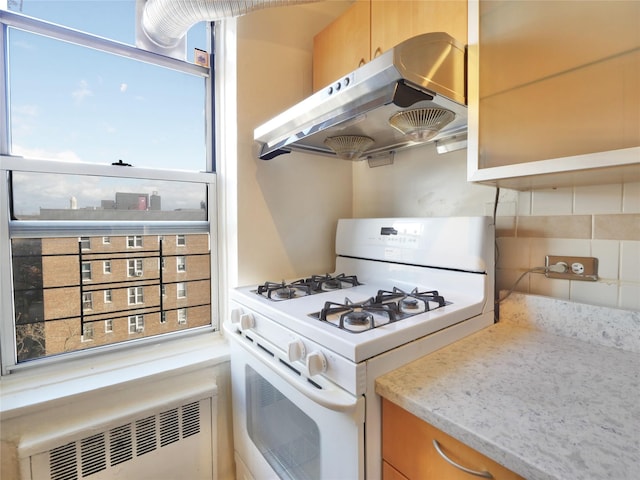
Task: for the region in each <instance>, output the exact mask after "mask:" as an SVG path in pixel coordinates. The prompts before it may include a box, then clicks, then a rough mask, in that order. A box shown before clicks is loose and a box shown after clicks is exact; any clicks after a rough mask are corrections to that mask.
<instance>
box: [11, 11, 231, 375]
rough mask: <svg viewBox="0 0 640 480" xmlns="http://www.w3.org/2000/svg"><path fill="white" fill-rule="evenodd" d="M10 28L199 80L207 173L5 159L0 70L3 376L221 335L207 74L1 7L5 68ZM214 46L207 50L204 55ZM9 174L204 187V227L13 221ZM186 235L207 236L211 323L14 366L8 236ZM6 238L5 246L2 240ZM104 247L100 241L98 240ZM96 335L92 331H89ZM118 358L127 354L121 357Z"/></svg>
mask: <svg viewBox="0 0 640 480" xmlns="http://www.w3.org/2000/svg"><path fill="white" fill-rule="evenodd" d="M9 27H14V28H18V29H22V30H26V31H28V32H31V33H36V34H40V35H45V36H48V37H51V38H54V39H57V40H62V41H65V42H69V43H73V44H78V45H80V46H84V47H89V48H95V49H97V50H101V51H104V52H106V53H112V54H115V55H121V56H125V57H128V58H132V59H134V60H138V61H141V62H147V63H152V64H155V65H158V66H162V67H165V68H170V69H174V70H177V71H181V72H184V73H189V74H193V75H198V76H200V77H202V78H203V79H204V80H205V105H204V109H205V125H204V127H205V131H206V135H205V141H206V171H200V172H193V171H182V170H171V171H169V170H156V169H152V168H144V167H127V168H122V167H118V166H111V165H99V164H87V163H71V162H61V161H56V160H53V159H51V160H41V159H36V158H26V157H15V156H11V155H10V154H9V148H10V145H11V142H10V133H11V125H10V113H9V112H10V111H9V106H8V101H7V95H6V92H7V89H8V80H7V69H6V68H3V69H2V70H1V71H0V89H2V94H1V95H0V119H2V122H0V124H2V126H0V129H1V130H2V135H0V196H1V198H2V205H3V208H1V209H0V238H1V239H2V242H0V243H1V245H0V262H1V263H3V264H6V265H9V266H10V268H8V269H2V271H0V283H1V284H2V285H5V286H7V287H8V288H3V289H2V292H1V294H0V295H1V298H0V300H2V301H1V302H0V304H1V305H0V363H1V373H2V375H7V374H9V373H14V372H20V371H24V370H33V369H36V368H40V367H41V366H45V365H51V364H58V365H64V363H65V362H67V361H71V360H73V359H83V358H87V357H92V356H95V355H97V354H101V353H103V352H118V351H124V352H127V351H130V349H132V348H136V347H137V346H138V345H147V344H155V343H160V342H166V341H169V338H168V337H167V335H170V337H171V338H175V339H179V338H185V337H189V336H193V335H197V334H200V333H205V332H219V330H220V320H219V318H220V308H221V306H220V303H219V300H218V299H219V291H220V285H219V280H218V278H219V275H218V269H219V268H220V266H219V264H218V248H219V246H218V243H217V241H216V240H215V239H216V235H215V232H216V231H217V225H218V209H219V206H218V203H217V199H218V193H217V176H216V173H215V160H214V156H215V155H214V143H213V139H214V132H215V131H216V125H215V122H214V103H215V102H214V88H213V78H212V74H213V71H214V70H213V68H211V69H209V68H207V67H201V66H198V65H194V64H191V63H188V62H184V61H181V60H176V59H174V58H171V57H166V56H163V55H159V54H157V53H153V52H148V51H145V50H142V49H139V48H136V47H133V46H129V45H125V44H122V43H119V42H117V41H112V40H109V39H105V38H102V37H98V36H95V35H91V34H87V33H84V32H80V31H76V30H73V29H71V28H66V27H64V26H60V25H55V24H52V23H49V22H47V21H42V20H38V19H34V18H30V17H27V16H24V15H22V14H19V13H16V12H11V11H6V10H1V9H0V63H2V65H4V66H5V67H6V62H7V58H6V44H7V34H8V30H9ZM214 30H217V28H216V27H215V25H214V24H210V27H209V34H210V42H211V44H213V43H212V42H213V32H214ZM212 49H213V48H212V47H210V50H212ZM11 171H22V172H36V173H53V174H60V173H62V174H72V175H86V176H96V175H97V176H103V177H120V178H132V179H137V180H146V179H151V180H173V181H186V182H196V183H203V184H205V186H206V187H207V193H206V195H207V205H208V208H207V219H206V220H205V221H168V222H157V221H156V222H151V221H150V222H147V221H142V222H135V224H132V222H126V221H122V222H120V221H115V222H100V221H73V222H61V221H38V220H37V221H33V220H21V221H15V220H12V219H11V218H10V215H9V209H8V208H4V205H5V199H6V200H8V201H10V200H11V199H10V193H11V192H10V188H9V181H8V179H9V175H10V172H11ZM189 233H207V234H208V235H209V247H210V249H209V251H210V256H211V262H210V263H211V316H212V318H211V324H210V325H208V326H205V327H196V328H194V329H190V330H183V331H177V332H171V333H170V334H167V335H160V336H154V337H148V338H141V339H136V340H133V341H129V342H121V343H116V344H111V345H105V346H100V347H96V348H94V349H89V350H78V351H75V352H69V353H65V354H64V355H59V356H53V357H43V358H39V359H36V360H32V361H29V362H25V363H20V364H18V363H17V360H16V359H17V354H16V346H15V325H14V321H13V318H14V309H13V301H14V299H13V272H12V269H11V264H12V262H11V258H12V257H11V246H10V243H11V242H10V240H11V239H12V238H34V237H41V238H52V237H61V236H63V237H80V236H102V237H111V236H118V235H132V236H133V235H140V236H143V235H149V234H157V235H181V234H189ZM5 240H6V241H5ZM103 243H104V240H103ZM94 330H95V329H94ZM124 355H127V354H126V353H124Z"/></svg>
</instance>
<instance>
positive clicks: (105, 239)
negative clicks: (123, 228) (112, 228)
mask: <svg viewBox="0 0 640 480" xmlns="http://www.w3.org/2000/svg"><path fill="white" fill-rule="evenodd" d="M102 243H103V244H104V245H111V237H102Z"/></svg>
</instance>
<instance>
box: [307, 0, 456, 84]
mask: <svg viewBox="0 0 640 480" xmlns="http://www.w3.org/2000/svg"><path fill="white" fill-rule="evenodd" d="M428 32H446V33H448V34H449V35H451V36H452V37H453V38H455V39H456V40H457V41H458V42H460V43H462V44H466V43H467V2H466V0H448V1H431V0H357V1H356V2H355V3H354V4H353V5H352V6H351V7H350V8H349V9H348V10H347V11H346V12H345V13H344V14H343V15H341V16H340V17H338V18H337V19H336V20H335V21H334V22H333V23H331V24H330V25H329V26H327V28H325V29H324V30H322V31H321V32H320V33H319V34H317V35H316V36H315V37H314V40H313V90H314V91H318V90H319V89H321V88H323V87H325V86H327V85H329V84H330V83H331V82H334V81H335V80H338V79H339V78H340V77H341V76H343V75H346V74H348V73H350V72H352V71H353V70H355V69H356V68H358V67H359V66H362V65H363V64H364V63H366V62H368V61H370V60H371V59H372V58H375V57H377V56H378V55H380V54H381V53H383V52H386V51H387V50H389V49H390V48H393V47H394V46H396V45H397V44H399V43H401V42H403V41H404V40H407V39H408V38H411V37H414V36H416V35H420V34H422V33H428Z"/></svg>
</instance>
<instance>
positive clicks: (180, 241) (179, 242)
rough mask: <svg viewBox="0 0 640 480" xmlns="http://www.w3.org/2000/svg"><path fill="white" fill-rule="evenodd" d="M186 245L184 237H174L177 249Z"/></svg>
mask: <svg viewBox="0 0 640 480" xmlns="http://www.w3.org/2000/svg"><path fill="white" fill-rule="evenodd" d="M186 244H187V237H186V235H176V245H177V246H178V247H184V246H185V245H186Z"/></svg>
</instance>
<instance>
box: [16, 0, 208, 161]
mask: <svg viewBox="0 0 640 480" xmlns="http://www.w3.org/2000/svg"><path fill="white" fill-rule="evenodd" d="M15 3H16V4H17V3H18V2H15ZM10 7H11V8H15V7H14V6H13V5H10ZM22 13H24V14H26V15H30V16H34V17H38V18H42V19H45V20H48V21H51V22H54V23H59V24H64V25H67V26H71V27H73V28H76V29H79V30H83V31H88V32H90V33H94V34H96V35H99V36H103V37H108V38H111V39H115V40H117V41H120V42H123V43H127V44H134V43H135V0H108V1H102V0H75V1H57V0H41V1H30V0H23V9H22ZM192 38H196V39H197V41H199V42H200V44H197V43H195V42H194V41H192V40H191V39H192ZM9 43H10V49H9V67H10V86H11V89H10V107H11V123H12V148H13V153H15V154H18V155H24V156H35V157H37V158H52V159H61V160H68V161H82V162H90V163H101V164H110V163H112V162H115V161H117V160H119V159H122V160H123V161H125V162H127V163H131V164H133V165H135V166H145V167H156V168H169V169H182V168H192V169H194V170H203V169H204V167H205V164H204V162H205V158H204V157H205V147H204V93H203V92H204V88H203V86H204V80H202V79H200V78H193V77H191V76H188V75H184V74H180V73H178V72H174V71H170V70H167V69H163V68H159V67H155V66H151V65H147V64H141V63H139V62H134V61H132V60H129V59H126V58H122V57H117V56H113V55H105V54H102V53H100V52H96V51H94V50H90V49H86V48H81V47H78V46H75V45H70V44H67V43H64V42H58V41H54V40H51V39H48V38H45V37H40V36H37V35H32V34H27V33H25V32H21V31H15V30H12V31H11V36H10V42H9ZM187 44H188V50H190V51H192V50H193V47H194V46H195V47H198V48H204V45H205V27H204V24H203V23H201V24H199V25H196V26H195V27H193V28H192V29H191V31H190V32H189V35H188V42H187ZM190 56H191V57H192V55H190Z"/></svg>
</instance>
